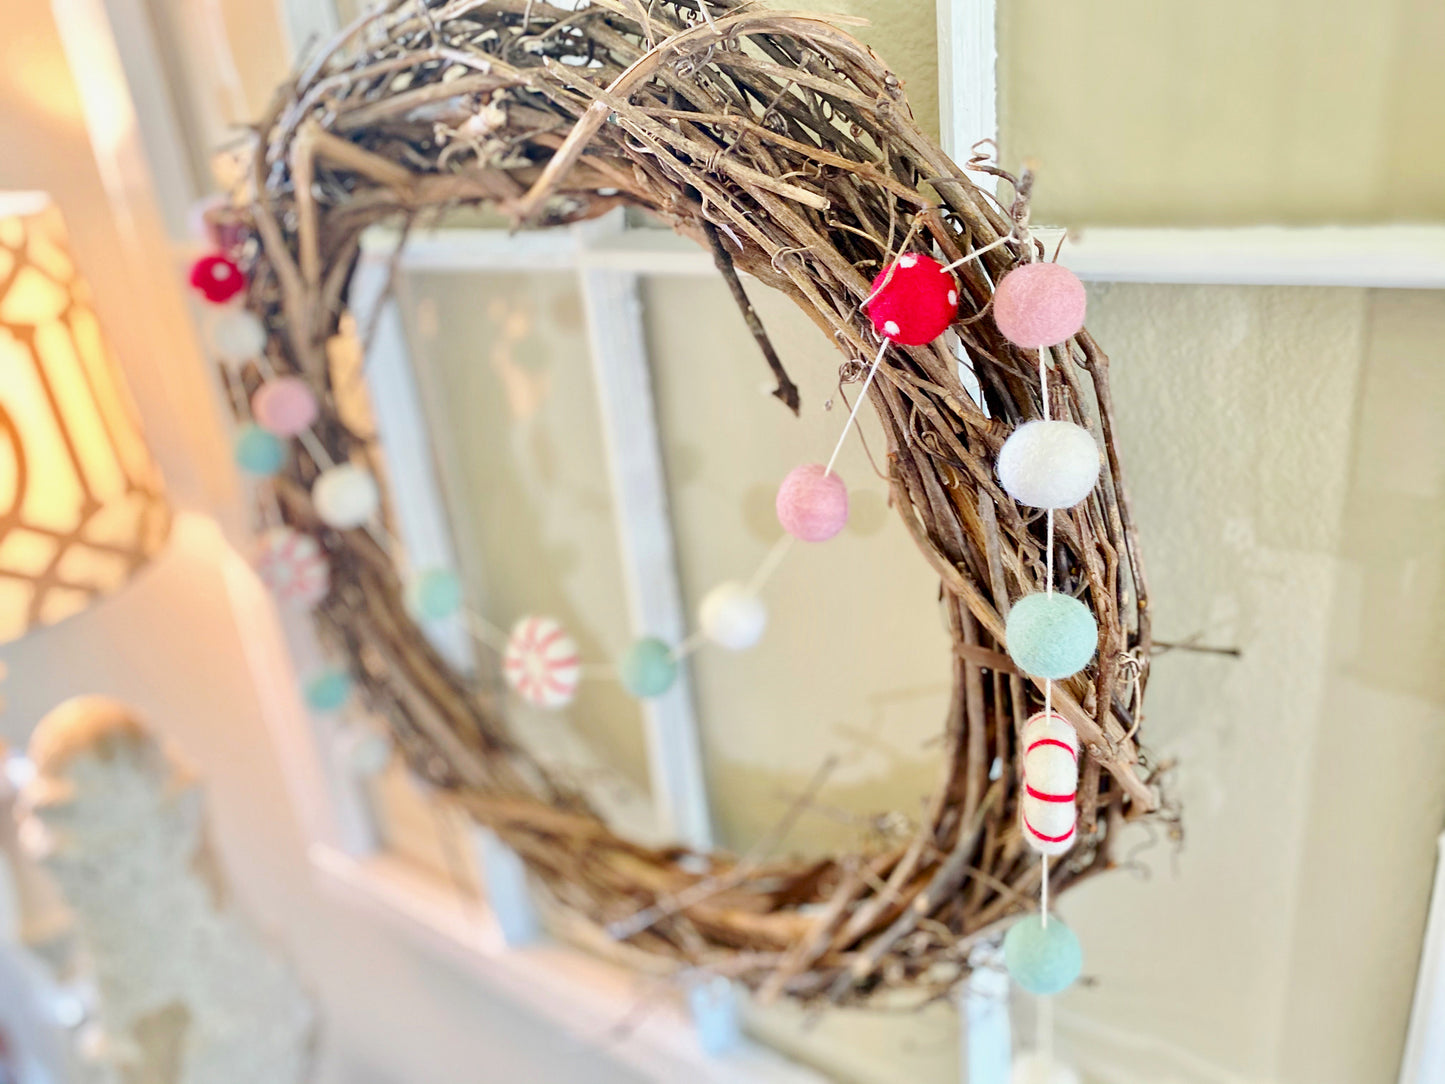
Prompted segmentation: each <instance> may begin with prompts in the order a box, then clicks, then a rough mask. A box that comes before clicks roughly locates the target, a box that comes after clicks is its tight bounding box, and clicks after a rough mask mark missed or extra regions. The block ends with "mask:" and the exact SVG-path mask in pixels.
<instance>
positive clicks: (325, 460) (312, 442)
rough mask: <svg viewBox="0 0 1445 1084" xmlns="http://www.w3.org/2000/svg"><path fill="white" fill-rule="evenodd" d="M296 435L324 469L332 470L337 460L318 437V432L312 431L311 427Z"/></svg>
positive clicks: (308, 452)
mask: <svg viewBox="0 0 1445 1084" xmlns="http://www.w3.org/2000/svg"><path fill="white" fill-rule="evenodd" d="M296 436H297V438H298V439H299V440H300V441H301V443H302V444H303V445H304V446H305V447H306V451H307V454H309V455H310V456H311V458H312V459H314V460H316V462H317V463H318V464H319V465H320V467H321V469H322V470H330V469H331V468H332V467H334V466H336V460H334V459H332V458H331V454H330V453H329V452H328V451H327V450H326V448H325V447H324V446H323V445H322V443H321V442H320V441H319V440H317V439H316V434H315V433H313V432H311V430H310V429H303V430H301V432H299V433H297V434H296Z"/></svg>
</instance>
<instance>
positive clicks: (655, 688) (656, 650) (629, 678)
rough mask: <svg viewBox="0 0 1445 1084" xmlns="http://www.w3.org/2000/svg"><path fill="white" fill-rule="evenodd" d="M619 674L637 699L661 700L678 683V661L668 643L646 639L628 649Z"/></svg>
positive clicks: (624, 684)
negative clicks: (652, 698) (656, 697)
mask: <svg viewBox="0 0 1445 1084" xmlns="http://www.w3.org/2000/svg"><path fill="white" fill-rule="evenodd" d="M617 674H618V677H620V678H621V679H622V686H623V688H625V689H626V690H627V691H628V692H630V693H631V694H632V695H633V696H640V697H653V696H661V695H662V694H663V693H665V692H667V690H668V689H670V688H672V683H673V682H674V681H676V680H677V660H676V659H675V658H674V657H673V654H672V648H670V647H668V646H667V644H666V643H664V642H663V641H661V640H659V639H657V637H655V636H645V637H643V638H642V639H641V640H638V641H637V642H636V643H634V644H633V645H632V646H631V647H630V648H628V649H627V654H626V655H624V656H622V661H621V662H620V663H618V664H617Z"/></svg>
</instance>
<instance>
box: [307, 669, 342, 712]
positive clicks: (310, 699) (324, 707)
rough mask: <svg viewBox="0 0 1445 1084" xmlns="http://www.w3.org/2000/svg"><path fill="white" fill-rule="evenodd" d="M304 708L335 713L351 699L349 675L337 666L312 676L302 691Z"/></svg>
mask: <svg viewBox="0 0 1445 1084" xmlns="http://www.w3.org/2000/svg"><path fill="white" fill-rule="evenodd" d="M304 692H305V695H306V706H307V707H309V708H310V709H311V710H312V711H319V712H328V711H335V710H336V709H337V708H339V707H341V706H342V705H343V704H345V703H346V702H347V701H348V700H350V699H351V675H350V674H348V673H347V672H346V671H345V670H342V669H341V668H340V667H338V666H328V667H327V668H326V669H325V670H321V671H318V672H317V673H315V674H313V675H312V676H311V678H310V679H309V680H308V681H307V682H306V688H305V690H304Z"/></svg>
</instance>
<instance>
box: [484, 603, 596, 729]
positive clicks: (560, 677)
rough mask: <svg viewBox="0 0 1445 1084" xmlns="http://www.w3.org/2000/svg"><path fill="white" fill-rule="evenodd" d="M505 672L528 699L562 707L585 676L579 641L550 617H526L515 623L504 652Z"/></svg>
mask: <svg viewBox="0 0 1445 1084" xmlns="http://www.w3.org/2000/svg"><path fill="white" fill-rule="evenodd" d="M502 675H503V676H504V677H505V678H506V679H507V684H508V685H510V686H511V687H512V689H513V690H514V691H515V692H516V693H517V695H518V696H520V697H521V698H522V699H523V700H525V701H526V702H527V703H529V704H532V705H533V706H535V707H539V708H552V709H555V708H562V707H566V706H567V705H568V704H570V703H571V702H572V698H573V697H574V696H576V695H577V683H578V682H579V681H580V680H581V678H582V667H581V662H580V660H579V659H578V656H577V642H576V641H575V640H573V639H572V637H570V636H568V635H567V630H566V629H564V628H563V627H562V626H561V625H560V624H559V623H558V622H556V621H554V620H552V618H550V617H535V616H534V617H524V618H522V619H521V620H520V621H518V622H517V623H516V624H515V625H513V626H512V634H511V636H509V637H508V638H507V650H506V651H505V652H503V653H502Z"/></svg>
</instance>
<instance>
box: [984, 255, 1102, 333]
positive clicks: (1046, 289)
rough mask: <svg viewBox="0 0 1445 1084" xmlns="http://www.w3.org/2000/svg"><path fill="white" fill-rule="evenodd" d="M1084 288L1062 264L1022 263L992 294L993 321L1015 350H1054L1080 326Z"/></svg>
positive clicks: (1084, 302) (1082, 320)
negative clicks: (1053, 347)
mask: <svg viewBox="0 0 1445 1084" xmlns="http://www.w3.org/2000/svg"><path fill="white" fill-rule="evenodd" d="M1086 303H1087V298H1086V296H1085V294H1084V284H1083V283H1082V282H1080V281H1079V279H1078V276H1077V275H1075V274H1074V273H1073V272H1072V271H1070V270H1069V269H1068V268H1067V267H1065V266H1064V265H1063V264H1057V263H1026V264H1024V265H1023V266H1022V267H1015V268H1014V269H1013V270H1012V271H1010V272H1009V273H1008V274H1007V275H1005V276H1004V277H1003V278H1002V279H1001V280H1000V281H999V284H998V287H997V288H996V289H995V290H994V292H993V319H994V322H995V323H996V324H998V329H999V330H1000V331H1001V332H1003V337H1004V338H1005V339H1007V340H1008V341H1009V342H1011V343H1013V344H1014V345H1015V346H1022V347H1026V348H1028V349H1036V348H1038V347H1040V346H1057V345H1058V344H1059V343H1061V342H1063V341H1064V340H1065V339H1068V338H1070V337H1071V336H1073V335H1076V334H1078V332H1079V329H1080V328H1082V327H1083V326H1084V308H1085V305H1086Z"/></svg>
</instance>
